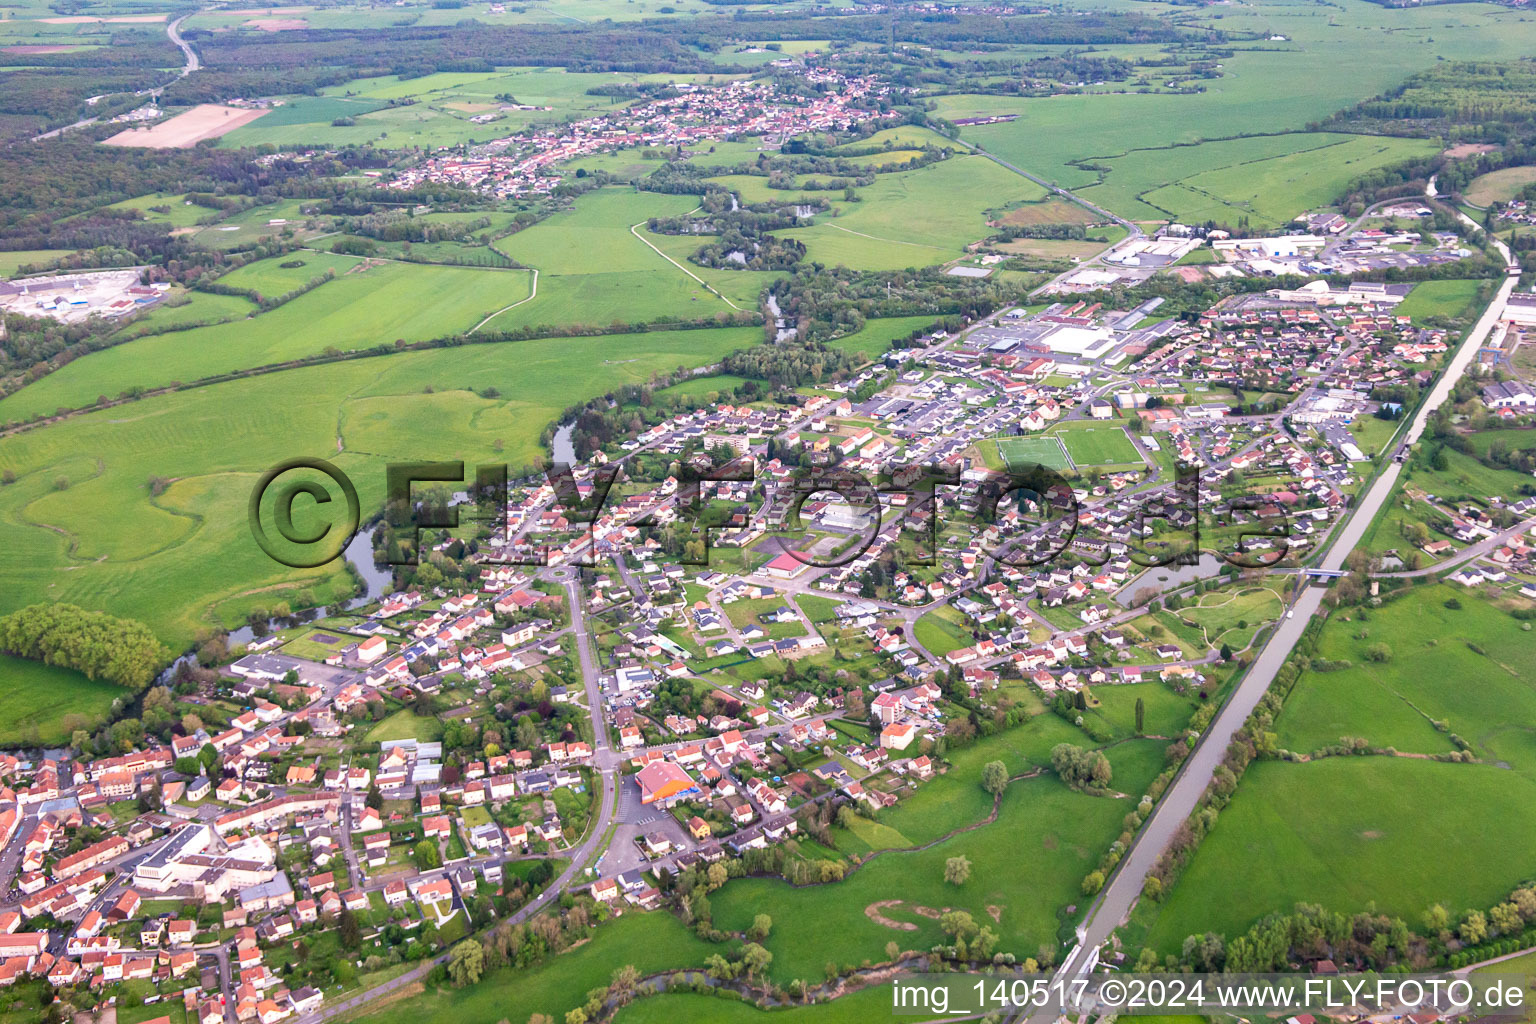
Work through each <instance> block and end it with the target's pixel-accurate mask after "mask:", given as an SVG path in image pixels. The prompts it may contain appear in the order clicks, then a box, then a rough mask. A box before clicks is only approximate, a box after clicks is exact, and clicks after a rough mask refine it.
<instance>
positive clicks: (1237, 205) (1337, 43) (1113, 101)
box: [936, 0, 1528, 223]
mask: <svg viewBox="0 0 1536 1024" xmlns="http://www.w3.org/2000/svg"><path fill="white" fill-rule="evenodd" d="M1518 17H1519V15H1518V14H1515V13H1513V12H1510V11H1507V10H1500V9H1498V8H1496V7H1491V6H1488V5H1482V4H1467V5H1457V6H1456V7H1455V8H1454V9H1452V8H1445V7H1441V8H1438V9H1435V10H1431V9H1428V8H1422V9H1393V10H1391V11H1387V10H1384V9H1383V8H1381V7H1379V6H1376V5H1373V4H1369V3H1364V2H1362V0H1344V2H1343V3H1342V4H1341V5H1340V6H1339V7H1337V8H1329V9H1327V10H1326V11H1325V10H1324V9H1322V8H1319V7H1315V6H1312V5H1308V4H1300V3H1293V2H1289V0H1277V2H1267V3H1262V4H1257V5H1254V6H1251V7H1248V8H1243V9H1241V10H1227V9H1225V8H1221V9H1216V8H1208V9H1206V10H1205V11H1203V12H1201V13H1198V14H1192V15H1189V16H1188V21H1189V23H1190V24H1192V25H1200V24H1209V25H1212V26H1213V27H1220V28H1222V29H1224V30H1226V31H1235V32H1242V31H1245V30H1247V31H1256V32H1272V31H1274V30H1275V29H1276V27H1277V26H1280V25H1283V31H1284V33H1285V35H1286V36H1287V37H1288V39H1287V41H1286V42H1283V43H1271V44H1268V45H1263V46H1258V47H1254V48H1251V49H1244V50H1242V51H1240V52H1237V53H1234V54H1232V55H1230V56H1226V57H1224V58H1223V59H1222V77H1220V78H1218V79H1215V80H1212V81H1209V82H1207V83H1205V85H1204V90H1203V91H1201V92H1198V93H1192V94H1176V93H1148V94H1139V93H1114V94H1091V93H1080V94H1074V95H1064V96H1053V97H1049V98H1040V99H1032V98H1016V97H1003V96H977V95H953V96H941V97H937V98H936V101H937V103H938V111H937V113H938V114H939V115H940V116H941V117H946V118H951V119H953V118H957V117H976V116H983V115H992V114H1015V115H1018V116H1017V119H1016V120H1013V121H1010V122H1004V123H998V124H989V125H976V126H969V127H966V128H964V129H962V136H963V137H964V138H965V139H967V140H968V141H971V142H975V143H978V144H981V145H983V146H985V147H986V149H987V150H988V151H989V152H992V153H996V154H997V155H999V156H1000V157H1002V158H1003V159H1006V160H1009V161H1012V162H1014V163H1016V164H1018V165H1019V166H1021V167H1025V168H1027V169H1029V170H1031V171H1033V172H1034V173H1037V174H1039V175H1040V176H1042V177H1044V178H1046V179H1047V180H1051V181H1055V182H1057V183H1058V184H1061V185H1064V186H1066V187H1069V188H1075V187H1078V186H1088V185H1094V184H1096V183H1097V181H1098V178H1099V173H1100V172H1099V171H1097V170H1095V169H1092V168H1090V167H1089V166H1088V165H1090V164H1091V165H1093V167H1098V166H1103V165H1107V166H1109V167H1110V168H1111V170H1110V172H1109V175H1108V178H1107V180H1106V184H1112V183H1113V182H1114V181H1115V170H1116V168H1117V166H1118V163H1117V162H1118V161H1119V160H1121V159H1123V158H1126V157H1127V156H1128V155H1130V156H1133V157H1134V154H1135V152H1136V151H1146V150H1150V149H1152V148H1153V147H1166V146H1169V145H1170V144H1174V145H1182V144H1187V143H1201V142H1204V141H1205V140H1223V139H1236V138H1237V137H1238V136H1245V135H1257V134H1259V133H1284V132H1291V133H1296V132H1300V131H1301V130H1302V129H1304V128H1305V126H1306V125H1307V124H1308V123H1310V122H1314V121H1320V120H1322V119H1323V118H1325V117H1327V116H1329V115H1330V114H1332V113H1334V112H1335V111H1337V110H1338V109H1339V108H1340V107H1342V106H1345V105H1347V104H1348V103H1350V102H1353V101H1355V100H1361V99H1366V98H1368V97H1371V96H1375V95H1377V94H1379V93H1381V92H1383V91H1385V90H1387V89H1390V88H1391V87H1392V86H1394V85H1396V84H1398V83H1399V82H1400V81H1401V80H1402V78H1403V76H1404V75H1405V74H1406V73H1409V72H1411V71H1413V70H1418V69H1422V68H1427V67H1430V66H1432V65H1434V64H1435V62H1436V60H1437V59H1441V58H1443V59H1447V60H1457V59H1478V60H1510V59H1514V58H1517V57H1519V56H1522V55H1523V51H1525V50H1527V49H1528V47H1526V46H1525V45H1524V43H1523V42H1522V41H1521V39H1522V33H1521V32H1520V31H1518V30H1516V29H1514V27H1513V25H1514V22H1513V19H1516V18H1518ZM1291 138H1293V139H1294V138H1295V136H1291ZM1382 141H1383V140H1381V139H1362V140H1360V141H1359V142H1357V143H1349V144H1348V145H1351V146H1356V147H1359V148H1357V149H1355V150H1354V151H1350V150H1344V151H1340V152H1337V153H1335V154H1333V155H1331V156H1329V157H1328V158H1327V160H1326V165H1325V167H1324V171H1326V176H1327V177H1329V178H1331V179H1333V180H1334V181H1335V182H1337V181H1338V180H1339V179H1340V178H1342V179H1346V180H1347V179H1348V178H1350V177H1354V176H1355V175H1357V174H1362V173H1364V172H1365V171H1367V170H1369V169H1371V167H1372V166H1380V165H1381V164H1382V163H1385V162H1390V160H1389V159H1387V157H1388V155H1389V154H1388V152H1383V151H1375V152H1373V150H1372V147H1375V146H1376V145H1377V144H1379V143H1381V142H1382ZM1389 141H1390V140H1389ZM1401 141H1402V142H1403V143H1404V144H1405V145H1404V147H1403V149H1397V150H1396V152H1399V153H1401V152H1404V151H1406V150H1411V149H1412V147H1414V146H1419V145H1420V144H1419V143H1412V142H1408V141H1407V140H1401ZM1240 144H1247V140H1241V142H1240ZM1213 145H1216V146H1220V145H1221V144H1220V143H1214V144H1213ZM1254 145H1259V144H1257V143H1255V144H1254ZM1195 148H1196V149H1203V148H1204V147H1195ZM1174 152H1177V151H1174ZM1183 155H1184V156H1186V157H1188V158H1189V162H1188V163H1187V164H1185V165H1184V166H1182V167H1180V166H1179V165H1178V163H1177V162H1175V164H1174V165H1172V166H1171V167H1170V168H1169V169H1168V170H1167V171H1166V172H1162V173H1166V174H1168V175H1169V176H1168V177H1167V178H1164V179H1163V180H1162V181H1156V180H1153V179H1155V178H1156V177H1157V176H1158V175H1153V174H1138V175H1137V176H1136V178H1135V181H1129V180H1128V182H1127V184H1128V187H1126V188H1124V189H1123V190H1122V191H1121V192H1120V195H1119V197H1118V198H1115V200H1114V202H1119V203H1122V204H1125V205H1127V206H1128V207H1129V208H1127V209H1119V208H1117V207H1116V206H1115V205H1114V202H1112V203H1111V206H1110V208H1111V209H1116V210H1117V212H1120V213H1122V214H1127V215H1131V216H1147V217H1155V218H1158V219H1161V218H1163V217H1165V216H1166V214H1165V213H1163V212H1162V211H1161V210H1160V209H1158V207H1161V208H1165V209H1168V210H1174V211H1177V212H1178V213H1179V214H1180V216H1196V215H1201V216H1203V215H1206V214H1208V213H1210V212H1214V211H1216V210H1222V211H1226V212H1225V214H1224V216H1227V217H1230V218H1232V219H1235V218H1236V217H1237V216H1238V215H1239V212H1240V211H1241V210H1242V209H1243V207H1242V204H1243V203H1245V202H1246V203H1248V204H1249V205H1250V206H1251V207H1252V208H1253V212H1252V213H1251V214H1250V215H1249V216H1250V218H1251V220H1252V221H1253V222H1254V223H1259V222H1260V221H1261V219H1262V220H1272V219H1278V218H1279V217H1290V216H1294V215H1295V214H1296V213H1299V212H1301V210H1300V209H1297V210H1295V211H1293V212H1290V213H1284V212H1283V211H1284V210H1285V209H1287V208H1288V207H1289V206H1290V205H1291V204H1292V203H1295V202H1303V203H1305V202H1308V201H1310V200H1311V198H1312V189H1311V186H1310V184H1308V183H1307V182H1305V181H1300V180H1296V179H1295V178H1294V175H1293V174H1292V173H1291V171H1290V168H1288V167H1287V161H1286V160H1284V158H1283V157H1282V158H1280V159H1279V160H1277V161H1273V162H1272V163H1271V164H1270V165H1268V166H1256V167H1254V168H1250V169H1249V170H1248V171H1242V170H1239V169H1237V168H1236V167H1233V168H1230V169H1228V170H1221V171H1211V170H1208V167H1209V165H1206V166H1205V167H1202V166H1201V165H1200V164H1199V163H1197V162H1196V160H1197V159H1198V158H1196V157H1195V152H1194V150H1193V149H1191V150H1186V151H1184V154H1183ZM1271 155H1272V156H1273V155H1274V154H1271ZM1346 160H1349V161H1351V162H1349V163H1345V161H1346ZM1197 171H1206V172H1207V173H1206V174H1205V175H1198V174H1196V172H1197ZM1253 172H1257V173H1253ZM1261 175H1262V179H1263V180H1264V181H1265V182H1266V183H1268V184H1269V185H1270V187H1275V186H1276V185H1278V186H1280V192H1279V194H1278V195H1276V196H1273V197H1268V198H1265V197H1257V196H1256V195H1255V188H1254V186H1255V185H1257V184H1258V183H1259V181H1260V176H1261ZM1321 176H1322V175H1320V177H1321ZM1185 179H1190V180H1189V182H1188V184H1189V185H1190V186H1192V189H1189V190H1186V189H1184V188H1177V189H1169V190H1166V194H1156V193H1154V194H1153V195H1151V196H1150V197H1149V198H1151V199H1152V200H1153V201H1154V202H1155V203H1156V204H1157V206H1155V207H1149V206H1146V205H1144V204H1142V203H1140V202H1139V201H1138V200H1136V195H1137V193H1138V191H1139V190H1140V189H1142V188H1150V187H1155V186H1157V185H1169V184H1171V183H1172V182H1174V181H1183V180H1185ZM1117 187H1118V186H1117ZM1202 189H1203V190H1205V191H1206V192H1209V193H1210V194H1209V195H1203V194H1202V193H1201V192H1200V191H1199V190H1202ZM1093 191H1094V190H1090V191H1089V192H1088V195H1089V196H1092V194H1093ZM1100 191H1102V190H1100ZM1106 198H1108V197H1106ZM1323 198H1324V199H1325V200H1326V199H1329V198H1331V196H1324V197H1323Z"/></svg>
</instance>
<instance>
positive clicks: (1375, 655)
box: [1365, 642, 1392, 662]
mask: <svg viewBox="0 0 1536 1024" xmlns="http://www.w3.org/2000/svg"><path fill="white" fill-rule="evenodd" d="M1365 660H1366V661H1377V662H1388V661H1391V660H1392V648H1390V647H1388V646H1387V645H1386V644H1384V643H1379V642H1378V643H1374V644H1371V646H1369V647H1367V648H1366V649H1365Z"/></svg>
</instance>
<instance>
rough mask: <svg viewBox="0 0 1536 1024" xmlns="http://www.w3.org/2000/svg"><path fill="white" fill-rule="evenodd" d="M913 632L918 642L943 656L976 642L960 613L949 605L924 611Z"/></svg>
mask: <svg viewBox="0 0 1536 1024" xmlns="http://www.w3.org/2000/svg"><path fill="white" fill-rule="evenodd" d="M912 632H913V635H914V636H915V637H916V639H917V642H918V643H920V644H922V645H923V646H924V647H926V648H928V650H929V652H931V653H933V654H936V655H938V656H939V657H941V658H942V657H943V656H944V655H946V654H948V653H949V652H950V651H957V650H959V649H960V648H962V647H969V646H970V645H971V644H972V643H974V642H975V641H974V640H973V639H972V637H971V633H970V630H969V629H967V628H966V626H965V625H964V624H963V623H962V622H961V620H960V613H959V612H957V611H955V610H954V609H953V608H951V607H950V606H949V605H944V606H942V607H940V608H936V609H934V610H933V611H931V612H924V613H923V615H922V617H921V618H919V619H918V620H917V622H916V623H915V624H914V625H913V627H912Z"/></svg>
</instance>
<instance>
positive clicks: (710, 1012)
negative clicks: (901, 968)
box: [613, 985, 892, 1024]
mask: <svg viewBox="0 0 1536 1024" xmlns="http://www.w3.org/2000/svg"><path fill="white" fill-rule="evenodd" d="M891 999H892V995H891V986H890V985H870V986H868V987H866V988H860V989H855V990H854V991H852V992H850V993H848V994H847V995H844V996H839V997H838V998H837V999H834V1000H833V1001H832V1002H830V1003H814V1004H812V1005H810V1006H792V1007H785V1008H781V1009H775V1010H760V1009H758V1008H757V1007H755V1006H751V1005H749V1004H747V1003H739V1002H732V1001H730V1000H728V999H718V998H715V997H714V996H701V995H695V994H693V993H691V992H690V993H667V994H665V995H658V996H651V997H648V998H645V999H640V1000H637V1001H635V1002H633V1003H631V1004H630V1005H629V1006H626V1007H624V1008H623V1009H621V1010H620V1011H619V1012H618V1013H617V1014H615V1015H614V1017H613V1024H865V1022H867V1021H871V1020H880V1019H883V1018H884V1017H886V1016H889V1015H890V1013H891Z"/></svg>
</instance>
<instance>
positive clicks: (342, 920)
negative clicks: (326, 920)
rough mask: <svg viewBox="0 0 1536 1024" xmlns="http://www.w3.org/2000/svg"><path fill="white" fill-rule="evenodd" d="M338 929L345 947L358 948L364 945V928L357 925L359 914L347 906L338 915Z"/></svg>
mask: <svg viewBox="0 0 1536 1024" xmlns="http://www.w3.org/2000/svg"><path fill="white" fill-rule="evenodd" d="M336 931H337V933H338V937H339V938H340V939H341V945H342V948H343V949H356V948H357V947H358V946H360V945H362V942H363V935H362V929H360V928H359V927H358V926H357V916H356V915H354V914H353V913H352V911H350V910H348V909H347V908H346V907H342V908H341V913H340V914H338V915H337V917H336Z"/></svg>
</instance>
